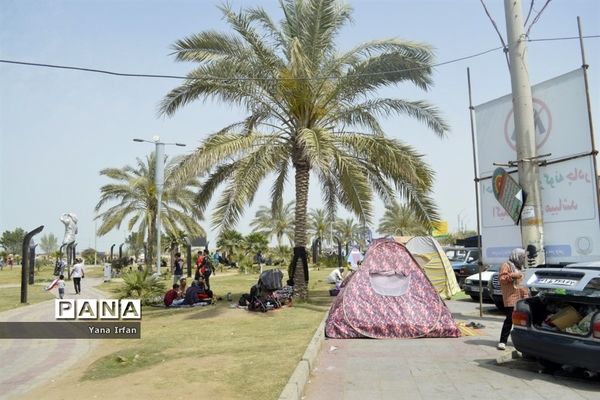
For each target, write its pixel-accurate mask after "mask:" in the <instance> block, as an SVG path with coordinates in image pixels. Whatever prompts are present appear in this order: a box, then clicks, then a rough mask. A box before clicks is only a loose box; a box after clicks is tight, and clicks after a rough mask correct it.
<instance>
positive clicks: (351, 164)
mask: <svg viewBox="0 0 600 400" xmlns="http://www.w3.org/2000/svg"><path fill="white" fill-rule="evenodd" d="M280 6H281V9H282V11H283V19H282V20H281V21H280V22H279V23H278V24H277V23H275V22H274V21H273V20H272V19H271V17H270V16H269V15H268V14H267V13H266V11H265V10H264V9H262V8H249V9H245V10H242V11H239V12H234V11H233V10H232V9H231V8H230V7H229V6H227V5H225V6H222V7H221V10H222V12H223V15H224V19H225V21H226V22H227V23H228V24H229V25H230V27H231V28H232V30H233V33H221V32H216V31H205V32H201V33H198V34H195V35H191V36H189V37H187V38H185V39H182V40H179V41H177V42H176V43H175V45H174V50H175V55H176V59H177V60H178V61H190V62H194V63H197V64H198V66H197V67H196V68H195V69H194V70H193V71H192V72H190V73H189V74H188V79H187V81H186V82H184V83H183V84H182V85H180V86H179V87H176V88H175V89H173V90H172V91H171V92H170V93H168V94H167V95H166V96H165V98H164V99H163V101H162V104H161V112H162V113H163V114H167V115H172V114H174V113H175V112H176V111H177V110H178V109H179V108H181V107H183V106H184V105H186V104H188V103H191V102H193V101H195V100H199V99H200V100H206V99H209V98H211V99H215V100H218V101H222V102H224V103H227V104H230V105H235V106H239V107H241V108H243V109H244V110H245V111H246V112H247V113H248V117H247V118H246V119H244V120H243V121H239V122H235V123H232V124H230V125H228V126H226V127H224V128H223V129H222V130H220V131H219V132H217V133H214V134H212V135H210V136H209V137H208V138H206V139H205V140H204V141H203V142H202V144H201V146H200V147H199V148H198V149H197V150H196V151H195V152H194V153H193V154H191V155H190V156H189V157H187V159H186V160H185V161H184V162H183V163H182V164H181V169H180V175H179V176H180V178H181V179H188V177H190V176H197V175H198V174H199V173H202V172H205V171H209V176H208V179H207V180H206V181H205V182H204V186H203V190H202V191H201V193H200V194H199V197H198V203H199V205H200V206H201V207H206V206H207V204H208V203H209V201H210V200H211V198H212V197H213V195H214V194H215V192H216V190H217V188H218V187H219V186H220V185H222V184H223V185H225V187H224V189H223V190H222V191H221V198H220V200H219V201H218V203H217V205H216V208H215V210H214V215H213V223H214V224H215V225H216V226H219V227H221V228H228V227H231V226H233V225H234V224H235V223H236V222H237V221H238V219H239V217H240V215H241V212H242V211H243V209H244V208H245V207H246V206H247V205H248V204H250V203H251V202H252V201H253V200H254V197H255V195H256V193H257V190H258V188H259V185H260V184H261V182H262V181H263V180H265V179H266V178H267V177H269V178H270V177H273V176H274V180H273V182H272V184H271V190H270V196H271V199H272V203H273V208H274V207H275V204H277V202H281V199H282V193H283V191H284V188H285V183H286V181H287V180H288V179H290V178H291V176H292V174H293V179H294V180H293V182H294V190H295V200H296V209H295V213H294V217H295V224H294V227H295V232H294V244H295V248H294V256H293V260H292V264H293V265H295V266H297V267H298V268H296V269H295V271H296V272H295V273H294V278H295V283H296V285H295V288H294V290H295V295H296V296H297V297H301V298H305V297H306V296H307V290H306V287H307V285H306V282H307V280H308V269H307V267H306V265H307V264H306V262H307V260H306V250H305V247H306V244H307V202H308V189H309V181H310V177H311V172H312V176H313V178H316V179H317V180H318V182H319V184H320V188H321V196H322V199H323V207H324V208H326V209H327V211H328V213H329V215H335V214H336V207H337V206H338V204H340V203H341V204H342V205H343V206H344V207H345V208H347V209H348V210H350V211H351V212H352V213H353V214H355V215H357V216H358V219H359V221H360V222H361V223H364V222H369V221H370V219H371V218H372V216H373V200H374V193H375V194H377V195H378V196H380V197H381V198H382V199H383V200H384V201H385V202H386V203H388V202H391V201H393V200H394V199H396V198H398V197H401V198H403V199H404V200H405V201H406V204H407V205H408V206H409V207H410V208H411V209H412V210H413V211H414V212H415V215H416V216H417V218H418V219H419V220H420V221H422V222H423V223H431V221H432V220H435V219H436V218H437V214H436V208H435V206H434V202H433V201H432V199H431V198H430V197H429V195H430V189H431V187H432V182H433V172H432V171H431V170H430V169H429V167H428V166H427V165H426V164H425V162H424V161H423V159H422V155H420V154H418V153H417V152H416V151H415V150H414V149H413V148H412V147H410V146H408V145H406V144H404V143H402V142H401V141H400V140H398V139H396V138H390V137H388V136H386V135H385V134H384V131H383V128H382V127H381V125H380V124H379V121H378V117H380V116H391V115H407V116H410V117H414V118H417V119H418V120H420V121H422V122H424V123H425V124H426V125H427V126H428V127H429V128H431V129H432V130H433V132H435V133H436V134H437V135H439V136H443V134H444V133H445V132H446V130H447V126H446V124H445V123H444V121H443V120H442V119H441V118H440V116H439V115H438V111H437V110H436V108H434V107H432V106H431V105H429V104H427V103H426V102H424V101H406V100H401V99H394V98H378V97H376V92H377V90H378V89H381V88H384V87H388V86H396V85H398V84H400V83H404V82H411V83H413V84H415V85H416V86H418V87H419V88H422V89H427V88H428V87H429V86H430V85H431V71H432V68H431V64H432V52H431V49H430V48H429V47H428V46H426V45H423V44H420V43H415V42H410V41H404V40H400V39H385V40H375V41H371V42H367V43H363V44H359V45H357V46H356V47H354V48H352V49H350V50H349V51H345V52H340V51H338V50H337V49H336V43H335V39H336V36H337V35H338V33H339V32H340V30H341V28H342V27H344V26H345V25H346V24H347V23H348V22H349V21H350V16H351V9H350V7H349V6H347V5H346V4H344V3H341V2H339V1H336V0H282V1H281V2H280ZM300 271H304V273H301V272H300Z"/></svg>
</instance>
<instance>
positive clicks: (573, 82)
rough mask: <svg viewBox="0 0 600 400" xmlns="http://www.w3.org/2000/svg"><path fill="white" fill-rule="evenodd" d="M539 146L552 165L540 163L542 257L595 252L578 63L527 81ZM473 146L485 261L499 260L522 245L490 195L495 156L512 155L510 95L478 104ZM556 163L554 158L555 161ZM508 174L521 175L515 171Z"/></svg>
mask: <svg viewBox="0 0 600 400" xmlns="http://www.w3.org/2000/svg"><path fill="white" fill-rule="evenodd" d="M532 95H533V106H534V124H535V138H536V147H537V153H538V154H550V156H548V157H547V158H545V159H546V160H547V161H548V162H549V163H550V165H545V166H541V167H540V173H539V180H540V186H541V196H542V212H543V219H544V243H545V251H546V262H547V263H556V262H572V261H585V260H591V259H600V224H599V217H598V195H597V193H598V192H597V182H596V179H595V172H594V165H593V159H592V156H591V155H588V156H583V157H580V158H574V159H571V160H569V161H559V160H561V159H563V158H565V157H570V156H575V155H582V154H585V153H590V152H591V150H592V145H591V138H590V130H589V124H588V114H587V104H586V95H585V85H584V80H583V71H582V70H580V69H578V70H576V71H572V72H569V73H567V74H564V75H561V76H559V77H556V78H554V79H550V80H548V81H545V82H542V83H540V84H538V85H535V86H532ZM475 115H476V119H477V122H476V126H477V140H476V153H477V164H478V170H479V177H480V178H487V177H489V178H490V179H483V180H481V181H480V182H479V190H480V199H481V200H480V201H481V207H480V210H481V234H482V245H483V254H482V257H483V261H484V262H486V263H500V262H504V261H505V260H506V259H507V258H508V255H509V254H510V251H511V250H512V249H513V248H515V247H521V246H522V243H521V231H520V227H519V226H518V225H515V223H514V221H513V220H512V218H511V216H510V215H509V214H508V213H507V212H506V211H505V209H504V208H503V207H502V206H501V205H500V203H499V202H498V200H496V198H495V197H494V189H493V186H492V179H491V177H492V175H493V172H494V170H495V168H496V167H495V166H494V163H508V162H509V161H516V159H517V153H516V137H515V133H514V122H513V110H512V97H511V96H510V95H508V96H504V97H501V98H498V99H495V100H492V101H490V102H487V103H484V104H481V105H479V106H477V107H475ZM554 161H555V162H556V163H553V162H554ZM511 176H512V177H513V178H514V179H515V180H517V181H518V176H517V173H516V171H512V173H511Z"/></svg>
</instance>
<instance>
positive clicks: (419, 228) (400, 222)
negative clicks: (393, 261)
mask: <svg viewBox="0 0 600 400" xmlns="http://www.w3.org/2000/svg"><path fill="white" fill-rule="evenodd" d="M378 231H379V233H381V234H383V235H388V236H398V235H400V236H405V235H415V236H419V235H427V234H428V233H429V231H430V228H429V227H428V226H426V225H424V224H423V223H422V222H421V221H419V220H418V219H417V218H415V215H414V213H413V211H412V210H411V209H410V208H408V207H407V206H405V205H400V204H398V202H393V203H392V204H391V205H388V206H387V207H386V209H385V213H384V214H383V217H382V218H381V220H379V229H378Z"/></svg>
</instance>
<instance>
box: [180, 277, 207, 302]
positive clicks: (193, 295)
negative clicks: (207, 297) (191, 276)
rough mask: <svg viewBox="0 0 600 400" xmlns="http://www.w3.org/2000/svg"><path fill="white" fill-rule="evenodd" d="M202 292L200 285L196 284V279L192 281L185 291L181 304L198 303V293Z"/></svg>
mask: <svg viewBox="0 0 600 400" xmlns="http://www.w3.org/2000/svg"><path fill="white" fill-rule="evenodd" d="M200 293H202V290H201V289H200V286H198V281H193V282H192V286H190V287H189V288H187V290H186V291H185V298H184V302H183V304H187V305H189V306H193V305H194V304H196V303H198V302H199V301H200V299H199V298H198V294H200Z"/></svg>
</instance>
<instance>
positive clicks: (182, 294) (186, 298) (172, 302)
mask: <svg viewBox="0 0 600 400" xmlns="http://www.w3.org/2000/svg"><path fill="white" fill-rule="evenodd" d="M212 298H213V292H212V291H211V290H210V289H208V288H207V287H206V282H204V279H203V278H200V280H199V281H197V280H194V281H193V282H192V284H191V286H189V287H188V286H187V280H186V279H185V278H181V279H180V280H179V283H174V284H173V287H172V288H171V289H170V290H168V291H167V293H165V296H164V298H163V302H164V304H165V307H176V306H184V305H188V306H190V307H191V306H194V305H195V304H197V303H201V302H203V303H207V302H209V303H210V302H212Z"/></svg>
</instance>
